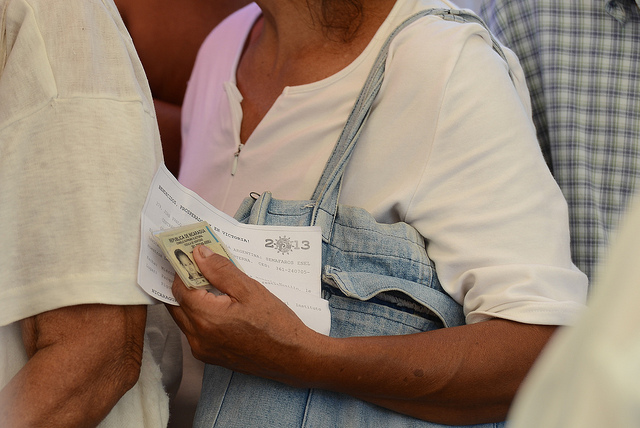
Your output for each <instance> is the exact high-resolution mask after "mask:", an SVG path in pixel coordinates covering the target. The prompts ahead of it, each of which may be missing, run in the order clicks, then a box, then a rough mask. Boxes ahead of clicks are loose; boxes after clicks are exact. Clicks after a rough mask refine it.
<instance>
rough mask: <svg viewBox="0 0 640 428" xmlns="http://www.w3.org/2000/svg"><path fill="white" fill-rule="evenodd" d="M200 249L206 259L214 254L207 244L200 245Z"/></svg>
mask: <svg viewBox="0 0 640 428" xmlns="http://www.w3.org/2000/svg"><path fill="white" fill-rule="evenodd" d="M198 251H200V255H201V256H202V258H205V259H206V258H207V257H209V256H210V255H212V254H213V251H211V248H209V247H207V246H206V245H200V246H199V247H198Z"/></svg>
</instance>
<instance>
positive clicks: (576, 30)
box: [480, 0, 640, 279]
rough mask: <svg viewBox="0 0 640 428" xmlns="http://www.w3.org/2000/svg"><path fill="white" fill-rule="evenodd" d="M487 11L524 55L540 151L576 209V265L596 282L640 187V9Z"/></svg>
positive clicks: (527, 3)
mask: <svg viewBox="0 0 640 428" xmlns="http://www.w3.org/2000/svg"><path fill="white" fill-rule="evenodd" d="M637 1H638V3H640V0H637ZM480 14H481V15H482V16H483V17H484V18H485V20H486V21H487V23H488V25H489V27H490V28H491V29H492V31H493V32H494V33H495V35H496V37H497V38H498V39H500V40H501V41H502V42H503V43H505V44H506V45H507V46H509V47H510V48H511V49H512V50H514V51H515V53H516V54H517V55H518V57H519V58H520V61H521V63H522V66H523V68H524V71H525V74H526V77H527V84H528V86H529V90H530V93H531V99H532V106H533V119H534V122H535V125H536V128H537V131H538V138H539V140H540V145H541V147H542V151H543V153H544V155H545V157H546V159H547V161H548V163H549V166H550V168H551V169H552V171H553V174H554V176H555V178H556V180H557V181H558V184H559V185H560V187H561V188H562V191H563V193H564V195H565V197H566V199H567V202H568V204H569V214H570V222H571V236H572V242H571V249H572V253H573V259H574V262H575V263H576V265H577V266H578V267H579V268H580V269H581V270H583V271H584V272H585V273H586V274H587V275H588V276H589V278H590V279H592V278H593V274H594V271H595V269H596V268H597V266H598V264H599V263H601V262H602V257H603V255H604V252H605V250H606V249H607V248H608V244H609V240H610V237H611V234H612V232H613V231H614V229H615V227H616V226H617V224H618V221H619V219H620V217H621V214H622V213H623V212H624V210H625V208H626V207H627V205H628V203H629V199H630V198H631V197H632V196H633V195H634V194H635V193H636V183H638V182H639V181H638V177H639V175H640V75H639V73H640V68H639V67H640V61H639V60H640V6H639V5H638V4H637V3H636V2H634V1H633V0H617V1H616V0H484V3H483V6H482V8H481V11H480Z"/></svg>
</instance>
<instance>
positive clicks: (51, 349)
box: [0, 304, 146, 428]
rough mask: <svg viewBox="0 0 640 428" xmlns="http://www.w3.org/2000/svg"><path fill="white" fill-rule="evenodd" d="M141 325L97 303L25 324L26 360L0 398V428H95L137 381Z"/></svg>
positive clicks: (131, 314) (132, 311) (135, 311)
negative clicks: (41, 427)
mask: <svg viewBox="0 0 640 428" xmlns="http://www.w3.org/2000/svg"><path fill="white" fill-rule="evenodd" d="M145 320H146V307H144V306H110V305H98V304H95V305H80V306H70V307H66V308H61V309H56V310H53V311H49V312H45V313H42V314H39V315H36V316H34V317H31V318H28V319H25V320H23V321H22V335H23V340H24V344H25V348H26V350H27V354H28V355H29V361H28V362H27V364H26V365H25V366H24V367H23V368H22V369H21V370H20V372H18V374H17V375H16V376H15V377H14V378H13V379H12V380H11V381H10V382H9V383H8V384H7V385H6V386H5V388H3V389H2V391H0V426H3V427H4V426H6V427H15V428H18V427H32V426H44V425H46V426H48V427H93V426H96V425H97V424H98V423H100V421H101V420H102V419H104V417H105V416H106V415H107V414H108V413H109V411H110V410H111V408H112V407H113V406H114V405H115V404H116V403H117V401H118V400H119V399H120V397H122V395H124V394H125V393H126V392H127V391H128V390H129V389H130V388H131V387H133V385H134V384H135V383H136V382H137V380H138V376H139V374H140V365H141V361H142V346H143V338H144V327H145ZM45 421H46V423H45Z"/></svg>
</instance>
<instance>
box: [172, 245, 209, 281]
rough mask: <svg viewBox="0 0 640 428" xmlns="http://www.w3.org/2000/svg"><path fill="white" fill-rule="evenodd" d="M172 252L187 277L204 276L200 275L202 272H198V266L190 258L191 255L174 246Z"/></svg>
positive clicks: (198, 277)
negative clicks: (174, 248)
mask: <svg viewBox="0 0 640 428" xmlns="http://www.w3.org/2000/svg"><path fill="white" fill-rule="evenodd" d="M173 254H174V255H175V257H176V260H178V262H179V263H180V265H181V266H182V267H183V268H184V270H185V271H186V272H187V274H188V275H189V279H191V280H197V279H200V278H204V277H203V276H202V273H200V270H198V267H197V266H196V264H195V262H194V261H193V260H191V257H190V256H189V255H188V254H187V253H185V252H184V251H182V250H181V249H180V248H176V250H175V251H174V252H173Z"/></svg>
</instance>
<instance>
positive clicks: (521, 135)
mask: <svg viewBox="0 0 640 428" xmlns="http://www.w3.org/2000/svg"><path fill="white" fill-rule="evenodd" d="M430 7H439V8H451V7H453V5H452V4H450V3H447V2H445V1H439V0H399V1H398V2H397V3H396V5H395V6H394V8H393V9H392V11H391V13H390V15H389V17H388V18H387V19H386V21H385V22H384V23H383V24H382V26H381V27H380V29H379V30H378V32H377V34H376V35H375V36H374V38H373V40H372V41H371V42H370V44H369V46H368V47H367V48H366V49H365V50H364V51H363V52H362V54H361V55H360V56H359V57H358V58H357V59H356V60H355V61H353V63H351V64H350V65H349V66H347V67H346V68H344V69H343V70H341V71H340V72H338V73H336V74H335V75H333V76H330V77H328V78H326V79H323V80H321V81H318V82H314V83H310V84H306V85H301V86H295V87H287V88H285V90H284V91H283V93H282V94H281V95H280V97H279V98H278V99H277V100H276V101H275V103H274V105H273V106H272V107H271V109H270V110H269V112H268V113H267V115H266V116H265V117H264V119H263V120H262V121H261V122H260V124H259V125H258V126H257V128H256V129H255V131H254V132H253V134H252V135H251V136H250V137H249V139H248V141H247V143H246V146H244V147H242V150H241V152H240V155H239V157H238V164H237V169H236V171H235V175H231V168H232V164H233V160H234V153H236V151H237V150H238V147H239V130H240V124H241V121H242V109H241V101H242V95H241V94H240V92H239V90H238V89H237V87H236V68H237V64H238V60H239V58H240V55H241V52H242V47H243V46H244V43H245V41H246V38H247V35H248V33H249V31H250V29H251V27H252V24H253V23H254V22H255V20H256V19H257V17H258V16H259V15H260V10H259V8H258V7H257V6H256V5H250V6H248V7H246V8H244V9H242V10H240V11H239V12H237V13H236V14H234V15H232V16H231V17H230V18H229V19H227V20H226V21H225V22H224V23H222V24H221V25H219V26H218V27H217V28H216V29H215V30H214V31H213V32H212V33H211V34H210V35H209V37H208V38H207V40H206V41H205V42H204V44H203V46H202V48H201V50H200V52H199V55H198V58H197V60H196V64H195V67H194V70H193V74H192V77H191V80H190V82H189V86H188V89H187V94H186V97H185V102H184V105H183V154H182V167H181V173H180V181H181V182H182V183H183V184H184V185H186V186H187V187H189V188H191V189H193V190H194V191H196V192H197V193H198V194H200V195H201V196H202V197H204V198H205V199H206V200H208V201H209V202H210V203H212V204H213V205H214V206H216V207H217V208H219V209H221V210H222V211H225V212H226V213H228V214H233V213H234V212H235V211H236V209H237V207H238V206H239V204H240V202H241V201H242V199H243V198H245V197H246V196H248V195H249V193H250V192H258V193H260V192H263V191H266V190H269V191H271V192H272V193H273V195H274V197H276V198H279V199H309V198H310V197H311V194H312V192H313V189H314V188H315V186H316V184H317V181H318V179H319V177H320V174H321V172H322V169H323V167H324V164H325V162H326V160H327V158H328V156H329V154H330V152H331V150H332V148H333V146H334V144H335V142H336V141H337V139H338V136H339V134H340V132H341V131H342V127H343V126H344V124H345V122H346V119H347V116H348V114H349V112H350V111H351V108H352V106H353V103H354V101H355V98H356V96H357V94H358V92H359V91H360V89H361V87H362V85H363V83H364V81H365V79H366V76H367V74H368V73H369V70H370V68H371V65H372V64H373V61H374V59H375V57H376V55H377V54H378V51H379V49H380V46H381V45H382V43H383V42H384V41H385V40H386V38H387V36H388V35H389V34H390V32H391V31H392V30H393V29H394V28H395V27H396V26H397V25H398V24H400V23H401V22H402V21H404V19H406V18H407V17H408V16H410V15H411V14H413V13H415V12H417V11H419V10H423V9H427V8H430ZM508 54H509V57H510V62H511V68H512V71H513V73H514V76H515V83H516V85H515V86H514V82H513V81H512V80H511V79H510V78H509V74H508V67H507V65H506V64H505V62H504V61H503V60H502V59H501V58H500V57H499V56H498V55H497V54H496V53H495V52H494V51H493V50H492V47H491V44H490V42H489V35H488V33H487V32H486V30H485V29H484V28H483V27H482V26H481V25H479V24H475V23H458V22H451V21H445V20H443V19H442V18H440V17H436V16H427V17H425V18H422V19H420V20H418V21H417V22H415V23H413V24H411V25H410V26H409V27H407V28H406V29H404V30H403V31H402V32H401V33H400V34H399V35H398V36H397V37H396V38H395V40H394V41H393V42H392V44H391V47H390V52H389V58H388V60H387V64H386V75H385V80H384V82H383V85H382V88H381V90H380V93H379V95H378V97H377V99H376V101H375V103H374V105H373V109H372V112H371V115H370V117H369V119H368V122H367V124H366V127H365V129H364V131H363V133H362V135H361V137H360V140H359V141H358V144H357V146H356V148H355V151H354V153H353V156H352V158H351V160H350V163H349V164H348V166H347V169H346V171H345V177H344V182H343V186H342V190H341V194H340V202H341V203H342V204H346V205H354V206H359V207H362V208H364V209H366V210H367V211H369V212H370V213H371V214H373V216H374V217H375V218H376V219H377V221H379V222H382V223H393V222H398V221H405V222H407V223H409V224H411V225H412V226H414V227H415V228H416V229H417V230H418V231H419V232H420V233H421V234H422V236H424V237H425V238H426V240H427V243H428V246H427V251H428V253H429V255H430V257H431V258H432V259H433V260H434V261H435V264H436V269H437V272H438V276H439V279H440V281H441V283H442V285H443V287H444V289H445V290H446V291H447V292H448V293H449V294H450V295H451V296H452V297H453V298H454V299H455V300H456V301H458V302H459V303H461V304H463V306H464V311H465V314H466V316H467V322H468V323H473V322H478V321H482V320H485V319H488V318H491V317H499V318H505V319H510V320H516V321H520V322H525V323H539V324H552V325H553V324H565V323H569V322H570V321H571V319H572V318H573V317H574V315H575V314H576V312H578V311H580V310H581V309H582V308H583V305H584V302H585V299H586V292H587V279H586V277H585V276H584V275H583V274H582V273H581V272H580V271H578V270H577V269H576V268H575V266H574V265H573V264H572V262H571V259H570V253H569V233H568V218H567V207H566V202H565V200H564V199H563V197H562V194H561V192H560V190H559V188H558V186H557V185H556V183H555V181H554V180H553V178H552V176H551V174H550V172H549V171H548V169H547V167H546V165H545V162H544V159H543V157H542V154H541V152H540V149H539V147H538V144H537V140H536V135H535V129H534V127H533V124H532V121H531V117H530V106H529V102H528V93H527V91H526V86H525V84H524V79H523V77H522V70H521V69H520V67H519V65H518V63H517V60H516V59H515V57H513V54H512V53H510V52H508Z"/></svg>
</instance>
